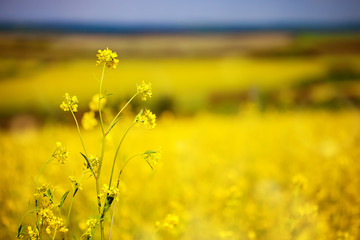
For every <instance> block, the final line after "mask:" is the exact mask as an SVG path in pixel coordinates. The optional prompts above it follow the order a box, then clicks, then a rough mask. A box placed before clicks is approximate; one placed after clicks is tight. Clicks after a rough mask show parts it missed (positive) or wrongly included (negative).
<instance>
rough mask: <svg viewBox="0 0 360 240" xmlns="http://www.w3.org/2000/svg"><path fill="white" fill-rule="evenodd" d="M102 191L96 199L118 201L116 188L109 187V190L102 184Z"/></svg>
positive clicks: (117, 189)
mask: <svg viewBox="0 0 360 240" xmlns="http://www.w3.org/2000/svg"><path fill="white" fill-rule="evenodd" d="M102 190H103V193H100V194H99V195H98V198H100V199H104V198H105V197H106V198H109V197H110V198H112V199H114V200H115V201H118V200H119V199H118V196H119V192H120V190H119V188H116V187H111V188H109V186H108V185H106V184H104V185H103V187H102Z"/></svg>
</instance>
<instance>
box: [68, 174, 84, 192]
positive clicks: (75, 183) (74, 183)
mask: <svg viewBox="0 0 360 240" xmlns="http://www.w3.org/2000/svg"><path fill="white" fill-rule="evenodd" d="M69 180H70V182H71V184H72V187H73V188H74V189H79V190H82V184H81V182H79V181H78V180H76V179H75V177H74V176H69Z"/></svg>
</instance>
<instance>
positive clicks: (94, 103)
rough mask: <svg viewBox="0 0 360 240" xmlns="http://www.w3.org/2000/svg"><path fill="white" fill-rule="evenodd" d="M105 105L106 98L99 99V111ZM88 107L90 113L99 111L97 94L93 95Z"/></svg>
mask: <svg viewBox="0 0 360 240" xmlns="http://www.w3.org/2000/svg"><path fill="white" fill-rule="evenodd" d="M105 104H106V98H105V97H104V96H101V97H100V107H101V109H103V108H104V106H105ZM89 107H90V110H91V111H94V112H97V111H99V94H95V95H94V96H93V97H92V98H91V101H90V103H89Z"/></svg>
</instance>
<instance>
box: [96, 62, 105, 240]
mask: <svg viewBox="0 0 360 240" xmlns="http://www.w3.org/2000/svg"><path fill="white" fill-rule="evenodd" d="M105 66H106V65H105V63H104V66H103V69H102V74H101V80H100V86H99V118H100V125H101V133H102V144H101V157H100V164H99V169H98V178H97V179H96V194H97V196H98V195H99V191H100V174H101V167H102V164H103V160H104V149H105V140H106V139H105V138H106V135H105V130H104V122H103V118H102V113H101V92H102V84H103V80H104V74H105ZM100 206H101V204H100V199H98V210H99V214H101V207H100ZM100 228H101V240H103V239H104V226H103V221H102V220H100Z"/></svg>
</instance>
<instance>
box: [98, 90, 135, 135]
mask: <svg viewBox="0 0 360 240" xmlns="http://www.w3.org/2000/svg"><path fill="white" fill-rule="evenodd" d="M138 94H139V92H136V93H135V94H134V95H133V96H132V97H131V98H130V100H129V101H128V102H127V103H126V104H125V105H124V106H123V107H122V108H121V110H120V111H119V112H118V113H117V114H116V116H115V117H114V119H113V120H112V122H111V123H110V126H109V128H108V130H107V131H106V133H105V136H106V135H108V134H109V132H110V131H111V129H112V128H113V127H114V126H115V124H116V123H117V122H118V117H119V116H120V114H121V113H122V111H124V109H125V108H126V107H127V106H128V105H129V104H130V102H131V101H132V100H133V99H134V98H135V97H136V96H137V95H138Z"/></svg>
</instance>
